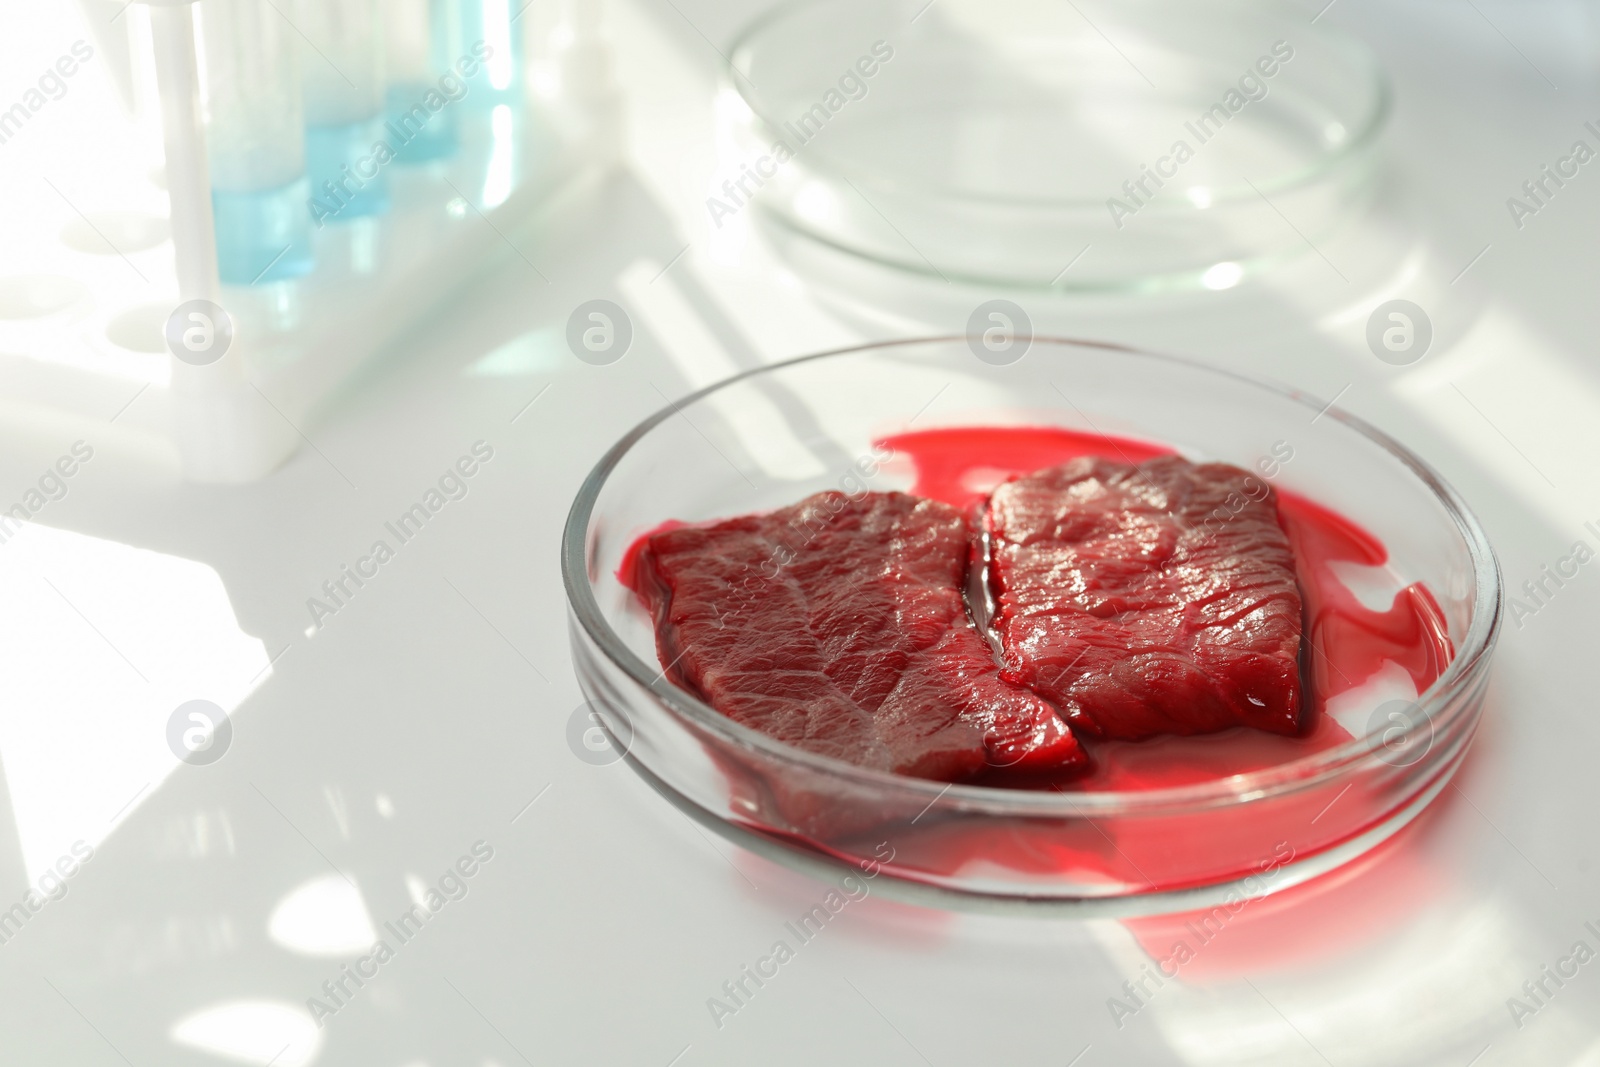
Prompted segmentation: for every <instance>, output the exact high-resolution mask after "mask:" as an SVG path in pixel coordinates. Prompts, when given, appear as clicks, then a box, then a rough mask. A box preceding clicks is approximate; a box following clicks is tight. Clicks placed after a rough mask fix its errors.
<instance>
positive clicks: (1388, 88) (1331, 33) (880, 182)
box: [721, 0, 1394, 254]
mask: <svg viewBox="0 0 1600 1067" xmlns="http://www.w3.org/2000/svg"><path fill="white" fill-rule="evenodd" d="M834 2H837V0H792V2H789V3H784V4H780V5H778V6H777V7H774V8H772V9H771V10H769V11H766V12H764V13H762V14H761V15H759V16H757V17H756V18H755V19H753V20H752V21H751V22H749V23H747V24H746V25H745V27H744V29H742V30H740V31H739V32H738V34H736V35H735V37H734V39H733V41H732V43H731V44H730V45H729V46H728V50H727V52H726V54H725V55H724V56H723V58H722V63H721V67H722V75H723V81H724V82H725V83H726V84H727V85H728V86H729V87H730V88H732V90H733V91H734V92H735V93H737V94H738V96H739V98H740V100H742V101H743V102H744V105H745V106H746V107H748V108H749V109H750V113H751V114H752V115H754V116H755V117H756V118H757V119H758V120H759V121H760V123H761V125H762V129H763V131H764V133H766V134H767V135H774V134H775V132H776V127H777V125H778V124H777V123H776V122H775V121H774V120H773V118H772V117H771V116H769V115H768V114H766V113H765V112H764V111H763V110H762V109H761V108H760V107H759V106H758V104H757V102H756V100H754V99H753V98H752V95H751V94H750V93H749V92H747V91H746V89H745V88H744V86H745V85H750V86H752V87H753V86H754V82H752V81H751V80H750V76H749V74H748V72H747V71H745V70H742V69H740V67H739V61H740V59H741V57H743V56H745V55H746V54H747V53H748V51H749V49H750V48H751V46H752V45H753V44H754V42H755V41H756V39H757V38H759V37H760V36H761V35H762V34H763V33H765V32H766V31H768V30H770V29H772V28H773V27H774V26H776V25H778V24H779V23H781V22H782V21H784V20H785V19H788V18H791V17H793V16H795V15H796V14H799V13H802V12H803V11H805V10H806V9H809V8H814V7H822V6H824V5H826V4H829V3H834ZM1317 32H1318V34H1319V35H1321V36H1324V37H1327V38H1336V39H1337V40H1339V41H1340V42H1341V43H1342V44H1343V45H1344V46H1345V47H1347V48H1351V49H1353V50H1357V51H1359V52H1361V53H1362V55H1363V58H1364V59H1367V60H1370V63H1369V64H1368V65H1369V68H1370V74H1371V78H1370V85H1369V87H1370V89H1371V90H1372V93H1373V103H1372V109H1371V111H1370V113H1369V114H1368V115H1366V116H1365V118H1364V120H1363V121H1362V122H1361V123H1360V124H1359V125H1358V127H1357V128H1356V130H1355V131H1354V132H1353V133H1351V134H1350V135H1349V136H1348V137H1346V138H1345V140H1344V141H1342V142H1341V143H1340V144H1339V146H1338V147H1337V148H1336V149H1335V150H1333V151H1331V152H1328V153H1325V154H1324V155H1322V156H1321V157H1319V158H1318V159H1316V160H1315V161H1313V162H1311V163H1309V164H1307V165H1305V166H1302V167H1299V168H1297V169H1294V170H1290V171H1287V172H1286V173H1283V174H1278V175H1274V176H1273V177H1270V178H1266V179H1263V180H1262V181H1259V182H1256V183H1254V186H1253V187H1252V186H1251V185H1250V184H1248V183H1247V184H1245V185H1242V186H1232V187H1227V188H1215V187H1213V191H1214V193H1215V195H1214V196H1213V198H1212V200H1211V204H1210V207H1208V208H1206V209H1204V210H1211V209H1213V208H1215V207H1217V206H1222V205H1229V204H1235V203H1238V202H1241V201H1249V200H1253V199H1258V198H1259V197H1260V196H1261V194H1272V193H1284V192H1289V191H1292V190H1294V189H1298V188H1302V187H1304V186H1309V185H1314V184H1315V183H1316V182H1318V181H1319V180H1321V179H1322V178H1324V177H1326V176H1327V175H1329V174H1330V173H1332V172H1333V171H1335V170H1337V169H1338V168H1339V167H1340V166H1341V165H1342V164H1344V163H1346V162H1347V161H1351V160H1355V159H1358V158H1360V156H1361V155H1362V153H1364V152H1365V151H1366V150H1367V149H1368V148H1370V147H1371V146H1372V145H1373V144H1374V143H1376V141H1377V140H1378V138H1379V137H1380V136H1382V134H1383V131H1384V129H1385V128H1386V127H1387V125H1388V120H1389V117H1390V114H1391V113H1392V111H1393V108H1394V90H1393V86H1392V84H1391V82H1390V79H1389V75H1388V72H1387V71H1386V70H1385V69H1384V67H1383V65H1382V64H1381V63H1380V62H1378V60H1377V57H1376V55H1375V54H1374V53H1373V52H1372V51H1371V49H1370V48H1368V47H1367V46H1366V45H1365V44H1364V43H1363V42H1361V41H1360V40H1359V39H1357V38H1355V37H1353V36H1351V35H1349V34H1345V33H1341V32H1339V31H1336V30H1332V29H1328V28H1323V27H1319V28H1318V29H1317ZM741 83H743V84H741ZM819 161H825V162H826V164H827V165H826V166H821V167H818V168H817V169H818V170H819V171H825V172H829V173H832V174H835V175H837V176H839V177H841V178H844V179H845V180H847V181H855V182H859V183H861V184H864V185H867V186H869V187H872V188H876V189H879V190H884V191H888V190H903V191H907V192H912V193H916V194H919V195H923V196H927V197H929V198H944V199H950V200H957V201H961V202H964V203H968V204H973V205H983V206H989V207H1009V208H1017V209H1026V210H1039V209H1047V210H1052V211H1086V210H1093V211H1101V210H1104V207H1105V203H1104V200H1103V199H1086V198H1083V199H1080V198H1055V197H1031V196H1006V195H1002V194H998V193H983V192H975V191H973V190H969V189H952V188H949V187H945V186H940V185H936V184H933V183H931V182H927V183H916V184H913V183H908V182H906V181H904V180H903V179H900V178H889V179H885V178H884V176H883V175H882V174H879V173H877V172H875V171H871V170H865V169H859V168H855V167H852V166H850V165H848V164H845V163H841V162H840V161H839V160H838V159H836V158H835V157H833V156H828V155H822V156H820V157H819ZM1146 207H1154V209H1155V214H1156V216H1157V217H1159V216H1161V215H1179V216H1182V215H1188V214H1190V213H1192V212H1195V211H1199V210H1202V209H1200V208H1197V207H1194V206H1193V205H1192V204H1187V203H1185V202H1181V201H1168V202H1165V203H1159V204H1158V203H1157V202H1155V201H1151V202H1150V204H1147V205H1146ZM1142 210H1144V209H1141V211H1142ZM794 228H795V229H796V230H797V232H801V233H806V234H808V235H811V236H815V235H814V234H811V231H809V230H806V229H803V228H799V227H794ZM846 250H847V251H852V252H854V250H852V249H846ZM856 254H859V253H856Z"/></svg>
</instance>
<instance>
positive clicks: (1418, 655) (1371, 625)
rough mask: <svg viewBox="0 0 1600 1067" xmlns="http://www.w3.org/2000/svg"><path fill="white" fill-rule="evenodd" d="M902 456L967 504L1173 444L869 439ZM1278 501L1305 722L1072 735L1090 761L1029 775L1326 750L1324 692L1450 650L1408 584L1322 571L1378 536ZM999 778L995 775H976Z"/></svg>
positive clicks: (1134, 779) (959, 434) (1007, 437)
mask: <svg viewBox="0 0 1600 1067" xmlns="http://www.w3.org/2000/svg"><path fill="white" fill-rule="evenodd" d="M876 443H877V444H878V445H879V446H882V447H885V448H890V449H893V450H894V451H895V453H896V454H898V455H902V456H905V457H907V458H909V459H910V460H911V463H912V465H913V467H914V468H915V470H916V481H915V483H914V484H913V485H912V487H911V492H913V493H916V494H917V495H919V496H925V497H931V498H933V499H935V500H942V501H944V502H946V503H949V504H954V505H956V506H958V507H970V506H972V505H974V504H977V503H978V502H980V501H981V500H983V499H984V498H985V497H986V496H987V495H988V492H989V490H991V489H992V488H993V487H994V486H995V485H996V484H998V483H999V482H1001V481H1003V480H1005V479H1006V478H1010V477H1013V476H1016V475H1023V474H1028V473H1031V472H1033V471H1036V470H1040V469H1042V468H1045V467H1053V466H1056V465H1058V464H1061V463H1065V462H1067V461H1068V460H1070V459H1076V458H1078V457H1079V456H1099V457H1102V458H1105V459H1111V460H1119V461H1121V462H1124V463H1138V462H1141V461H1143V460H1146V459H1150V458H1152V457H1154V456H1164V455H1173V454H1175V451H1174V449H1172V448H1171V447H1169V446H1167V445H1162V444H1156V443H1152V442H1149V441H1136V440H1132V439H1129V438H1120V437H1110V436H1106V435H1102V434H1092V433H1081V432H1076V431H1072V430H1062V429H1056V428H1053V427H1035V426H1019V427H1009V426H995V427H960V428H955V429H943V430H922V431H918V432H913V433H904V434H896V435H894V436H892V437H886V438H883V439H882V440H880V441H878V442H876ZM1277 494H1278V509H1279V513H1280V515H1281V516H1282V517H1283V522H1284V528H1285V529H1286V530H1287V531H1288V534H1289V540H1290V542H1291V543H1292V544H1293V545H1294V549H1295V557H1296V569H1297V571H1298V573H1299V579H1300V588H1301V592H1302V594H1303V595H1304V598H1305V605H1306V623H1307V625H1306V635H1307V637H1308V638H1309V639H1310V644H1311V646H1312V648H1314V649H1315V650H1316V651H1315V652H1312V653H1310V655H1311V670H1310V679H1311V700H1310V701H1309V702H1308V728H1307V730H1306V732H1305V733H1304V734H1303V735H1302V736H1299V737H1281V736H1278V735H1274V734H1269V733H1266V732H1264V731H1261V730H1251V729H1248V728H1245V727H1239V728H1235V729H1232V730H1224V731H1221V732H1219V733H1214V734H1205V735H1201V736H1197V737H1158V738H1152V739H1150V740H1147V741H1094V740H1092V739H1081V740H1082V742H1083V745H1084V747H1085V748H1086V749H1087V750H1088V751H1089V754H1090V757H1091V758H1092V760H1093V761H1094V766H1093V768H1092V769H1091V770H1090V772H1089V773H1088V774H1084V775H1080V776H1078V777H1076V778H1073V779H1072V780H1070V781H1066V782H1060V783H1051V782H1041V783H1039V785H1040V786H1041V787H1046V788H1055V789H1060V790H1063V791H1085V790H1090V791H1096V792H1099V791H1111V790H1133V789H1161V788H1166V787H1169V786H1181V785H1190V784H1194V783H1197V782H1205V781H1211V780H1213V779H1216V778H1221V777H1226V776H1228V775H1232V774H1242V773H1245V772H1248V771H1253V770H1259V769H1261V768H1264V767H1271V766H1275V765H1277V764H1281V763H1286V762H1288V761H1290V760H1294V759H1299V758H1301V757H1303V756H1307V755H1310V754H1311V753H1314V752H1317V751H1320V750H1322V749H1326V748H1332V747H1335V746H1337V745H1340V744H1342V743H1344V742H1346V741H1349V740H1350V739H1351V735H1350V733H1349V732H1348V731H1347V730H1345V729H1344V728H1343V727H1342V726H1340V725H1339V724H1338V723H1337V722H1335V721H1334V720H1333V719H1332V718H1330V717H1329V716H1327V715H1326V714H1324V713H1323V711H1324V709H1325V707H1326V704H1327V702H1328V700H1329V699H1330V698H1332V697H1335V696H1338V695H1339V694H1340V693H1344V692H1347V691H1348V690H1350V689H1354V688H1356V687H1357V686H1359V685H1361V684H1362V683H1364V682H1366V681H1367V680H1368V679H1370V678H1371V677H1372V676H1373V675H1374V674H1376V673H1378V672H1379V671H1380V670H1381V669H1382V668H1383V667H1384V666H1385V665H1386V664H1389V663H1394V664H1397V665H1398V666H1400V667H1401V668H1403V669H1404V670H1405V671H1406V673H1407V674H1409V675H1410V677H1411V680H1412V682H1413V683H1414V684H1415V685H1416V687H1417V692H1418V693H1421V692H1423V691H1424V690H1425V689H1427V688H1428V686H1430V685H1432V684H1433V682H1434V680H1435V679H1437V678H1438V677H1439V675H1440V673H1441V672H1442V671H1443V670H1444V668H1445V666H1446V665H1447V664H1448V663H1449V662H1450V659H1451V657H1452V656H1453V655H1454V647H1453V646H1452V644H1451V642H1450V637H1449V634H1448V631H1447V629H1446V626H1445V621H1444V613H1443V612H1442V611H1441V610H1440V609H1439V605H1438V602H1437V601H1436V600H1434V598H1433V594H1432V593H1430V592H1429V591H1428V590H1427V588H1426V587H1424V586H1423V585H1421V584H1420V583H1414V584H1412V585H1409V586H1407V587H1405V588H1404V589H1403V590H1401V591H1400V592H1399V593H1398V594H1397V595H1396V596H1395V599H1394V603H1393V604H1392V605H1391V606H1390V607H1389V609H1388V610H1387V611H1374V610H1373V609H1371V608H1368V607H1366V606H1364V605H1363V604H1362V603H1361V602H1360V600H1359V599H1357V598H1356V596H1355V594H1353V593H1351V592H1350V590H1349V589H1348V588H1346V586H1345V585H1344V583H1343V582H1341V581H1340V580H1339V579H1338V577H1337V576H1336V575H1335V573H1334V569H1333V566H1332V565H1333V564H1336V563H1339V562H1351V563H1358V564H1361V565H1364V566H1379V565H1382V564H1383V563H1385V562H1387V561H1388V558H1389V556H1388V553H1387V552H1386V551H1385V550H1384V547H1383V545H1382V543H1380V542H1379V541H1378V539H1377V538H1375V537H1373V536H1372V535H1371V534H1369V533H1367V532H1366V531H1365V530H1363V529H1361V528H1360V527H1359V526H1357V525H1356V524H1355V523H1353V522H1351V521H1350V520H1349V519H1346V518H1344V517H1342V516H1340V515H1338V514H1336V513H1334V512H1332V511H1330V510H1328V509H1327V508H1324V507H1322V506H1321V505H1320V504H1316V503H1313V502H1312V501H1310V500H1307V499H1306V498H1305V497H1302V496H1300V495H1298V494H1296V493H1292V492H1288V491H1286V490H1283V489H1278V490H1277ZM983 784H999V783H983Z"/></svg>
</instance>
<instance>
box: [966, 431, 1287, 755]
mask: <svg viewBox="0 0 1600 1067" xmlns="http://www.w3.org/2000/svg"><path fill="white" fill-rule="evenodd" d="M985 526H986V529H987V531H988V535H989V547H988V551H989V555H990V568H989V581H990V586H991V590H992V592H993V594H994V598H995V608H994V613H995V617H994V620H993V630H994V632H995V633H996V634H997V635H998V637H999V639H1000V643H1001V646H1002V648H1003V650H1004V654H1003V659H1004V668H1003V670H1002V672H1001V676H1002V677H1003V678H1004V679H1006V680H1007V681H1011V682H1016V683H1018V684H1020V685H1025V686H1027V687H1028V688H1030V689H1032V690H1033V691H1034V692H1035V693H1038V694H1039V695H1040V696H1042V697H1044V698H1045V699H1047V700H1049V701H1051V702H1052V703H1054V704H1055V705H1056V707H1057V708H1058V709H1060V711H1061V714H1062V715H1063V716H1064V717H1065V718H1066V720H1067V722H1068V723H1069V724H1071V726H1072V728H1073V729H1074V730H1075V731H1082V732H1083V733H1085V734H1087V735H1088V736H1090V737H1104V738H1116V739H1125V740H1137V739H1139V738H1144V737H1150V736H1152V735H1154V734H1163V733H1172V734H1198V733H1209V732H1211V731H1214V730H1222V729H1225V728H1227V727H1230V726H1254V727H1257V728H1259V729H1262V730H1269V731H1272V732H1274V733H1280V734H1293V733H1297V732H1298V731H1299V729H1300V715H1301V708H1302V706H1303V703H1304V697H1303V695H1302V684H1301V675H1300V638H1301V602H1300V589H1299V586H1298V585H1297V584H1296V582H1295V562H1294V552H1293V550H1292V549H1291V548H1290V545H1289V539H1288V537H1287V536H1286V535H1285V533H1284V531H1283V527H1282V526H1281V525H1280V524H1279V520H1278V508H1277V501H1276V498H1275V496H1274V494H1273V492H1272V489H1271V487H1270V486H1268V485H1267V484H1266V483H1265V482H1264V481H1262V480H1261V479H1259V478H1257V477H1255V476H1253V475H1251V474H1249V473H1247V472H1245V471H1242V470H1240V469H1238V468H1237V467H1230V466H1227V465H1225V464H1220V463H1205V464H1200V465H1195V464H1192V463H1189V462H1188V461H1186V460H1183V459H1179V458H1178V457H1176V456H1162V457H1158V458H1156V459H1151V460H1147V461H1146V462H1144V463H1141V464H1139V465H1138V466H1133V465H1130V464H1127V463H1116V462H1112V461H1109V460H1104V459H1097V458H1092V457H1084V458H1081V459H1075V460H1073V461H1072V462H1070V463H1066V464H1063V465H1062V466H1059V467H1052V468H1050V469H1048V470H1044V471H1039V472H1037V473H1035V474H1031V475H1028V476H1026V477H1023V478H1018V479H1016V480H1014V481H1011V482H1007V483H1005V484H1003V485H1001V486H1000V487H999V488H998V489H996V490H995V491H994V493H993V495H992V496H991V497H990V499H989V503H988V507H987V510H986V513H985Z"/></svg>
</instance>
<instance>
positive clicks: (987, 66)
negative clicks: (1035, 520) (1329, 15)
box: [707, 0, 1390, 291]
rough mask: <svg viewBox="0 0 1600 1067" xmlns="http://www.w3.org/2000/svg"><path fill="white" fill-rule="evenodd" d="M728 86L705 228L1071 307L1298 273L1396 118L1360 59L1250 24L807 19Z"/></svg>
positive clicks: (1280, 21) (1325, 38)
mask: <svg viewBox="0 0 1600 1067" xmlns="http://www.w3.org/2000/svg"><path fill="white" fill-rule="evenodd" d="M725 78H726V85H725V87H724V89H723V94H724V95H723V99H722V101H721V102H720V105H719V107H718V113H719V115H720V116H721V121H722V122H723V124H724V130H723V133H724V138H723V143H724V144H725V145H728V146H730V147H731V149H732V151H733V155H732V156H731V158H730V159H729V160H728V161H727V165H726V166H725V167H724V168H723V170H722V173H719V175H718V183H719V187H718V188H714V189H713V190H712V196H711V197H710V199H709V200H708V202H707V207H708V210H709V211H710V213H711V215H712V220H713V222H714V223H718V224H723V223H724V222H725V213H734V212H738V211H740V210H742V209H743V208H744V207H745V206H746V205H749V204H754V205H757V206H758V207H759V209H760V210H762V211H763V213H764V214H765V215H766V216H767V217H768V218H769V219H771V220H772V221H774V222H776V223H777V224H779V225H781V226H784V227H787V228H789V229H792V230H794V231H796V232H799V233H802V234H804V235H806V236H808V237H810V238H814V239H815V240H818V241H821V242H824V243H826V244H829V245H832V246H835V247H837V248H840V249H843V250H845V251H847V252H850V253H853V254H855V255H859V256H862V257H864V258H866V259H869V260H874V261H877V262H880V263H884V264H888V265H891V266H895V267H899V268H903V269H905V270H909V271H914V272H919V273H922V274H926V275H929V276H932V277H937V278H944V279H947V280H952V281H954V280H964V281H969V282H977V283H980V284H984V283H989V284H995V283H998V284H1005V285H1022V286H1030V287H1038V288H1051V287H1054V288H1061V289H1078V290H1133V291H1138V290H1142V289H1165V288H1194V289H1203V288H1211V289H1221V288H1229V287H1231V286H1233V285H1237V284H1238V283H1239V282H1240V281H1242V280H1244V279H1245V278H1246V277H1248V276H1249V275H1251V274H1253V273H1255V272H1258V271H1260V270H1261V269H1263V268H1264V267H1267V266H1269V265H1271V264H1272V263H1274V262H1276V261H1278V260H1281V259H1282V258H1284V257H1287V256H1295V255H1308V254H1312V253H1313V250H1314V248H1315V246H1316V245H1317V244H1318V243H1320V242H1321V241H1323V240H1325V239H1327V238H1329V237H1331V236H1332V235H1333V234H1335V233H1336V232H1337V231H1338V230H1339V229H1340V227H1341V226H1342V225H1344V224H1345V223H1346V222H1347V221H1348V220H1349V219H1350V217H1351V216H1352V215H1353V214H1355V213H1356V212H1358V211H1359V210H1360V208H1361V207H1362V206H1363V205H1364V203H1365V201H1366V199H1367V197H1368V194H1369V192H1370V190H1371V187H1372V185H1373V182H1372V174H1373V170H1374V166H1373V164H1374V161H1375V157H1376V155H1377V152H1376V148H1377V145H1378V142H1379V135H1380V133H1381V131H1382V129H1383V127H1384V125H1385V120H1386V118H1387V115H1388V113H1389V109H1390V107H1389V101H1390V94H1389V89H1388V83H1387V80H1386V78H1385V76H1384V73H1383V70H1382V68H1381V66H1380V64H1379V63H1378V61H1377V59H1376V57H1375V56H1374V55H1373V53H1372V52H1371V51H1370V50H1369V49H1368V48H1367V47H1366V46H1365V45H1364V44H1362V43H1361V42H1360V41H1358V40H1356V39H1354V38H1352V37H1350V36H1348V35H1346V34H1344V33H1341V32H1339V31H1336V30H1333V29H1329V28H1326V27H1324V26H1321V25H1314V24H1312V23H1311V22H1310V16H1309V15H1307V14H1306V13H1305V12H1303V11H1300V10H1297V9H1292V8H1286V7H1281V6H1278V5H1275V4H1261V3H1220V4H1207V5H1192V4H1179V3H1172V2H1170V0H1133V2H1130V3H1126V4H1120V5H1118V6H1117V7H1116V8H1115V9H1109V8H1108V9H1101V8H1095V9H1092V10H1091V9H1089V8H1086V7H1082V6H1080V5H1072V4H1067V5H1056V4H1045V3H1041V2H1035V0H998V2H993V0H982V2H979V0H939V2H938V3H935V4H925V3H924V0H866V2H860V0H808V2H804V3H797V4H789V5H786V6H782V7H779V8H778V9H776V10H775V11H773V12H771V13H769V14H767V15H766V16H764V17H763V18H761V19H760V20H758V21H757V22H756V23H754V24H753V25H751V26H750V27H749V28H747V29H746V30H745V31H744V32H743V33H742V34H741V35H740V36H739V37H738V39H737V41H736V43H735V44H734V45H733V47H732V49H731V50H730V52H729V62H728V66H727V68H726V72H725ZM724 179H726V183H725V184H722V183H723V181H724Z"/></svg>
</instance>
